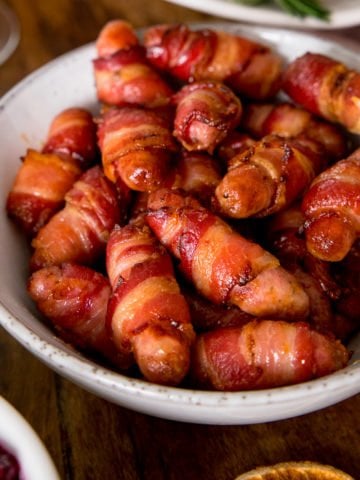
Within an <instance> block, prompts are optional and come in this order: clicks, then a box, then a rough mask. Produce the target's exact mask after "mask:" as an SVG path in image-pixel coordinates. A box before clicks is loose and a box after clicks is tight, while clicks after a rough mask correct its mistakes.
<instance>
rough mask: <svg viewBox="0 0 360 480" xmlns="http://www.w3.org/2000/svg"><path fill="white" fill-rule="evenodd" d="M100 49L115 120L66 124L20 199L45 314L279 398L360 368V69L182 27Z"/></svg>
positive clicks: (86, 343)
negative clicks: (353, 364)
mask: <svg viewBox="0 0 360 480" xmlns="http://www.w3.org/2000/svg"><path fill="white" fill-rule="evenodd" d="M96 49H97V58H96V59H95V60H94V62H93V67H94V82H95V85H96V91H97V96H98V100H99V113H98V114H96V115H95V116H93V115H92V114H91V113H90V112H88V111H86V110H84V109H83V108H79V107H78V106H74V108H70V109H66V110H65V111H62V112H59V114H58V115H57V116H56V117H55V118H54V119H53V121H52V123H51V125H50V126H49V133H48V136H47V138H46V139H45V141H44V146H43V148H42V151H35V150H34V149H29V150H28V151H27V152H26V155H25V157H24V159H23V162H22V164H21V166H20V168H19V170H18V174H17V176H16V178H15V181H14V184H13V186H12V189H11V191H10V192H9V195H8V200H7V211H8V214H9V216H10V217H11V218H12V219H13V220H14V221H15V222H16V223H17V224H18V225H19V226H20V227H21V228H22V230H23V231H24V233H25V234H26V236H27V238H28V239H29V243H31V248H32V255H31V259H30V278H29V281H28V292H29V294H30V296H31V298H32V299H33V300H34V302H35V303H36V305H37V307H38V309H39V311H40V312H41V313H42V314H43V315H44V318H45V319H47V320H48V321H49V323H50V324H51V325H52V326H53V327H55V329H56V330H57V332H58V333H59V335H61V337H62V338H63V339H64V340H65V341H68V342H71V343H72V344H73V345H75V346H76V347H77V348H79V349H81V350H83V351H84V352H93V353H94V354H96V355H98V358H102V359H103V360H105V361H107V362H110V365H112V366H113V367H114V368H115V369H119V370H120V371H123V372H126V373H129V372H131V374H132V375H137V376H141V377H142V378H145V379H146V380H148V381H150V382H155V383H159V384H163V385H182V386H185V387H186V386H189V387H195V388H210V389H217V390H229V391H236V390H249V389H262V388H269V387H277V386H280V385H290V384H294V383H299V382H303V381H306V380H310V379H313V378H316V377H320V376H323V375H327V374H330V373H332V372H334V371H336V370H338V369H341V368H343V367H344V366H345V365H347V363H348V361H349V358H350V352H349V351H348V349H347V348H346V346H345V345H346V343H347V341H348V339H349V338H350V336H351V335H352V334H354V332H356V331H357V330H358V329H359V325H360V239H359V236H360V149H358V150H356V149H355V146H354V142H353V135H350V134H349V132H351V133H352V134H355V135H356V134H359V133H360V73H358V72H356V71H353V70H351V69H350V68H348V67H347V66H345V65H342V64H341V63H339V62H338V61H336V60H334V59H331V58H328V57H325V56H323V55H319V54H316V53H306V54H305V55H303V56H302V57H301V58H298V59H295V60H294V61H293V62H291V63H290V65H284V63H283V62H282V60H281V58H280V56H279V55H278V54H277V53H276V52H274V51H272V49H270V48H269V47H268V46H266V45H262V44H260V43H257V42H254V41H253V40H249V39H247V38H243V37H241V36H237V35H234V34H231V33H226V32H220V31H213V30H209V29H193V30H191V29H189V28H188V27H187V26H185V25H161V26H155V27H152V28H148V29H147V30H146V31H145V34H144V37H143V40H142V41H141V42H140V40H139V38H138V36H137V34H136V33H135V31H134V30H133V28H132V27H131V25H129V24H128V23H126V22H124V21H122V20H115V21H112V22H109V23H108V24H106V25H105V27H104V28H103V29H102V31H101V32H100V34H99V36H98V38H97V42H96ZM279 92H282V93H283V94H284V92H285V94H287V98H288V100H287V101H286V102H285V101H280V100H279V98H280V97H279V96H278V95H277V94H278V93H279ZM282 98H284V96H283V97H282Z"/></svg>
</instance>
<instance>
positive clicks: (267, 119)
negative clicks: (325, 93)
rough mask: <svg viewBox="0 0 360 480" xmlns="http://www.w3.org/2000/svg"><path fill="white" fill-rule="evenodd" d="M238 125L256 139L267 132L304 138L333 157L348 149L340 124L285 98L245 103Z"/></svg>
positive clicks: (287, 136) (285, 136)
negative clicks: (333, 122)
mask: <svg viewBox="0 0 360 480" xmlns="http://www.w3.org/2000/svg"><path fill="white" fill-rule="evenodd" d="M241 126H242V128H244V129H245V130H246V131H247V132H248V133H249V134H250V135H252V136H253V137H254V138H257V139H261V138H262V137H265V136H266V135H270V134H274V135H279V136H280V137H284V138H293V137H297V138H303V139H306V138H308V139H310V140H313V141H315V142H318V143H319V144H320V145H321V146H322V147H323V148H324V150H325V152H326V154H327V155H330V156H331V158H332V159H334V160H336V159H337V160H340V159H341V158H344V156H345V155H346V153H347V151H348V145H347V144H348V140H347V137H346V135H345V133H344V131H343V130H342V129H341V128H339V127H338V126H337V125H334V124H332V123H329V122H326V121H324V120H321V119H319V118H318V117H316V116H315V115H313V114H311V113H310V112H309V111H307V110H305V109H303V108H300V107H297V106H295V105H292V104H291V103H289V102H281V103H250V104H248V105H247V106H246V109H245V110H244V115H243V116H242V119H241Z"/></svg>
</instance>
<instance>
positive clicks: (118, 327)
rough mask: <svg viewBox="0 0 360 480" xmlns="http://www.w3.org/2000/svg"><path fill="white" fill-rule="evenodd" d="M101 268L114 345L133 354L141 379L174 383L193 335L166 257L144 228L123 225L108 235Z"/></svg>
mask: <svg viewBox="0 0 360 480" xmlns="http://www.w3.org/2000/svg"><path fill="white" fill-rule="evenodd" d="M106 264H107V271H108V275H109V278H110V283H111V285H112V287H113V295H112V297H111V300H110V303H109V308H108V321H109V325H110V327H111V331H112V335H113V338H114V342H115V344H116V345H117V346H118V348H119V349H120V350H121V351H122V352H124V354H126V353H127V352H128V353H131V352H133V353H134V356H135V359H136V362H137V364H138V366H139V368H140V370H141V372H142V373H143V375H144V377H145V378H146V379H148V380H150V381H152V382H155V383H160V384H167V385H177V384H178V383H180V382H181V381H182V380H183V378H184V377H185V375H186V374H187V372H188V369H189V365H190V345H191V343H192V341H193V339H194V331H193V328H192V325H191V323H190V315H189V310H188V306H187V304H186V301H185V299H184V297H183V296H182V294H181V293H180V289H179V286H178V284H177V281H176V279H175V276H174V271H173V266H172V262H171V259H170V256H169V255H168V253H167V252H166V250H165V249H164V247H162V246H161V245H160V244H159V243H158V241H157V239H156V238H155V237H154V235H153V234H152V233H151V231H150V229H149V228H148V227H147V226H142V227H138V226H136V225H127V226H125V227H122V228H115V229H114V230H113V232H112V233H111V235H110V239H109V242H108V245H107V256H106Z"/></svg>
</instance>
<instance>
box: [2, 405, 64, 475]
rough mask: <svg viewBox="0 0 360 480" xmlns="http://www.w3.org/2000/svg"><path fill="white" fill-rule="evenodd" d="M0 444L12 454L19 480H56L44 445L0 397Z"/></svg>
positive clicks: (25, 422) (22, 418) (53, 468)
mask: <svg viewBox="0 0 360 480" xmlns="http://www.w3.org/2000/svg"><path fill="white" fill-rule="evenodd" d="M0 445H2V446H3V447H4V448H5V449H6V450H7V451H8V452H9V453H12V454H13V455H14V456H15V458H16V459H17V461H18V463H19V466H20V478H21V479H23V480H40V479H44V480H45V479H46V480H60V477H59V475H58V473H57V471H56V468H55V466H54V464H53V462H52V460H51V458H50V455H49V453H48V451H47V450H46V448H45V446H44V444H43V443H42V441H41V440H40V438H39V437H38V435H37V434H36V433H35V431H34V430H33V428H32V427H31V426H30V424H29V423H28V422H27V421H26V420H25V418H24V417H23V416H22V415H20V413H19V412H18V411H17V410H16V409H15V408H14V407H13V406H12V405H11V404H10V403H9V402H8V401H6V400H5V398H3V397H1V396H0Z"/></svg>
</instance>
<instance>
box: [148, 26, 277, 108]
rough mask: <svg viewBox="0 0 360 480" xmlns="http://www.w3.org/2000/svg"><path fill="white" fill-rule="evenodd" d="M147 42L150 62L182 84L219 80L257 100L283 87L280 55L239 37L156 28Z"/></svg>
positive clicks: (208, 31) (183, 29)
mask: <svg viewBox="0 0 360 480" xmlns="http://www.w3.org/2000/svg"><path fill="white" fill-rule="evenodd" d="M144 43H145V46H146V48H147V56H148V58H149V60H150V61H151V62H152V63H153V64H154V65H155V66H156V67H158V68H160V69H161V70H165V71H167V72H169V73H170V74H171V75H173V76H174V77H176V78H178V79H180V80H182V81H188V82H189V81H194V80H195V81H198V80H217V81H221V82H224V83H226V84H227V85H229V86H230V87H231V88H233V89H234V91H236V92H238V93H242V94H244V95H247V96H249V97H251V98H255V99H265V98H269V97H271V96H273V95H275V93H276V92H277V90H278V88H279V85H280V81H279V80H280V74H281V70H282V62H281V59H280V56H279V55H277V54H275V53H273V52H272V51H271V50H270V49H269V48H268V47H266V46H265V45H262V44H260V43H257V42H254V41H252V40H249V39H247V38H244V37H242V36H239V35H235V34H231V33H226V32H222V31H215V30H209V29H200V30H196V31H192V30H190V29H189V28H188V27H187V26H186V25H157V26H155V27H152V28H149V29H147V31H146V32H145V38H144Z"/></svg>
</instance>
